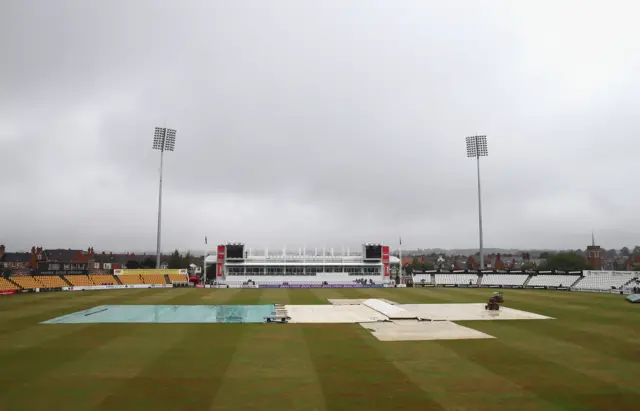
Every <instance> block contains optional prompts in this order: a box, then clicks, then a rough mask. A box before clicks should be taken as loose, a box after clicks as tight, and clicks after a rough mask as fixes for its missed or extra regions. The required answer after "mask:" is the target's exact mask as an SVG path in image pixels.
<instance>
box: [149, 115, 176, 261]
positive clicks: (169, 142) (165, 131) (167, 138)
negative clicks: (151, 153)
mask: <svg viewBox="0 0 640 411" xmlns="http://www.w3.org/2000/svg"><path fill="white" fill-rule="evenodd" d="M175 147H176V131H175V130H172V129H170V128H166V127H162V128H161V127H156V132H155V134H154V135H153V149H154V150H160V189H159V193H158V239H157V245H156V268H158V269H159V268H160V244H161V232H162V166H163V160H164V152H165V151H174V150H175Z"/></svg>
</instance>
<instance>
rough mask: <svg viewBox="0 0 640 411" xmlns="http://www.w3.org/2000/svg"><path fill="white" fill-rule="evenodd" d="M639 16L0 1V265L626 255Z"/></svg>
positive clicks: (379, 6)
mask: <svg viewBox="0 0 640 411" xmlns="http://www.w3.org/2000/svg"><path fill="white" fill-rule="evenodd" d="M639 12H640V6H639V5H638V3H637V2H635V1H628V2H620V1H618V2H616V1H608V2H604V1H601V0H597V1H586V0H579V1H567V0H563V1H539V0H538V1H482V2H478V1H447V2H443V1H424V0H420V1H415V2H413V1H371V0H361V1H353V0H351V1H343V0H340V1H332V0H322V1H304V0H291V1H262V0H254V1H242V0H233V1H231V0H229V1H211V0H206V1H159V0H153V1H140V0H134V1H131V0H127V1H114V0H109V1H107V0H104V1H87V0H77V1H60V0H56V1H47V0H40V1H29V0H4V1H2V2H1V3H0V52H1V53H2V57H1V60H0V166H1V167H2V181H1V183H0V188H1V189H0V243H4V244H6V246H7V248H8V250H7V251H16V250H22V249H27V248H30V247H31V246H32V245H42V246H44V247H47V248H53V247H64V248H67V247H71V248H86V247H88V246H90V245H92V246H94V247H95V248H96V250H107V251H109V250H113V251H127V250H147V251H152V250H155V240H156V224H157V205H158V204H157V202H158V170H159V153H158V152H156V151H153V150H152V149H151V145H152V139H153V131H154V127H155V126H163V125H165V124H166V125H167V126H168V127H171V128H175V129H177V130H178V134H177V142H176V151H175V152H173V153H169V154H167V155H166V156H165V185H164V207H163V249H164V250H167V251H168V250H171V249H174V248H176V247H177V248H180V249H183V250H186V249H189V248H190V249H192V250H195V251H198V250H202V248H203V247H204V244H203V241H204V236H205V235H207V236H208V237H209V245H210V247H211V248H213V245H215V244H217V243H219V242H225V241H242V242H245V243H246V244H247V245H248V246H249V247H253V248H264V247H271V248H277V247H280V248H281V247H282V246H283V245H288V246H289V247H290V248H296V249H297V247H298V246H303V245H307V246H308V247H322V246H323V245H327V246H328V247H330V246H334V247H338V248H339V247H340V246H343V245H344V246H350V247H352V249H353V248H355V247H357V246H359V244H361V243H362V242H382V243H386V244H391V245H392V246H394V247H395V246H397V243H398V237H399V236H402V238H403V246H404V247H409V248H416V247H422V248H428V247H443V248H473V247H476V246H477V243H478V215H477V191H476V190H477V185H476V184H477V181H476V164H475V161H474V160H473V159H467V158H466V149H465V136H467V135H473V134H475V133H480V134H486V135H487V136H488V142H489V153H490V154H489V157H488V158H484V159H482V161H481V173H482V184H483V209H484V234H485V246H486V247H505V248H506V247H545V248H584V247H585V246H586V245H587V244H588V243H590V241H591V230H592V229H593V230H595V232H596V240H597V242H598V243H600V244H601V245H603V246H605V247H607V248H619V247H621V246H623V245H629V246H632V245H636V244H640V213H639V212H638V210H639V209H640V189H639V188H638V184H637V183H638V176H639V174H640V173H639V172H640V163H639V157H638V152H639V150H640V115H639V114H638V112H639V111H638V110H639V108H640V76H639V75H638V73H639V70H640V42H638V39H640V25H638V24H637V16H638V15H639V14H638V13H639Z"/></svg>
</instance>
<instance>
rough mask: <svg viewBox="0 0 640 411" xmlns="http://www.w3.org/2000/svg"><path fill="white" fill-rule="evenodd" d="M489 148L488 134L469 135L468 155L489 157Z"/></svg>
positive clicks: (470, 156)
mask: <svg viewBox="0 0 640 411" xmlns="http://www.w3.org/2000/svg"><path fill="white" fill-rule="evenodd" d="M488 155H489V150H488V149H487V136H471V137H467V157H469V158H477V157H487V156H488Z"/></svg>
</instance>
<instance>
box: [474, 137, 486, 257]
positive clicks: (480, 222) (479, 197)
mask: <svg viewBox="0 0 640 411" xmlns="http://www.w3.org/2000/svg"><path fill="white" fill-rule="evenodd" d="M475 140H476V165H477V167H478V227H479V230H478V231H479V232H480V269H481V270H484V245H483V242H482V188H481V186H480V150H479V147H478V138H477V137H476V139H475Z"/></svg>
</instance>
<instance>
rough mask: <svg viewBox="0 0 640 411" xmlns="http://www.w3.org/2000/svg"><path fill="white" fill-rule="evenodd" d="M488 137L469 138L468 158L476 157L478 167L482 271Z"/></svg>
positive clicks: (482, 263)
mask: <svg viewBox="0 0 640 411" xmlns="http://www.w3.org/2000/svg"><path fill="white" fill-rule="evenodd" d="M488 155H489V151H488V150H487V136H471V137H467V157H469V158H473V157H475V159H476V163H477V166H478V225H479V227H480V269H481V270H482V269H484V251H483V244H482V191H481V189H480V157H487V156H488Z"/></svg>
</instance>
